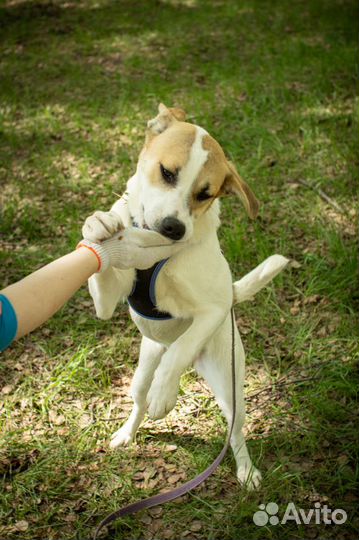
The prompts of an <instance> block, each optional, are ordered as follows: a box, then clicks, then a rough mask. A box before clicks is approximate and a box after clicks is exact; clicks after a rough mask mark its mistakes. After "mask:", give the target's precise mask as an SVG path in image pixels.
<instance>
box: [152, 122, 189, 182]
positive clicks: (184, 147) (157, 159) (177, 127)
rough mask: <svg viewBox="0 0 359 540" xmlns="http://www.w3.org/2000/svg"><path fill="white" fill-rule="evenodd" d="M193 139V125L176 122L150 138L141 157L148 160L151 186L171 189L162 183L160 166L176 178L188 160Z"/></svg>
mask: <svg viewBox="0 0 359 540" xmlns="http://www.w3.org/2000/svg"><path fill="white" fill-rule="evenodd" d="M195 137H196V127H195V126H194V125H192V124H187V123H186V122H180V121H176V122H175V123H173V124H172V125H171V126H170V127H169V128H167V129H166V130H165V131H163V132H162V133H161V134H159V135H157V136H155V137H153V138H151V140H150V141H149V142H148V144H147V145H146V147H145V149H144V151H143V156H144V157H146V156H148V157H149V158H150V162H149V167H150V169H151V170H148V179H149V181H150V183H151V184H154V185H157V186H159V187H163V188H167V189H170V188H171V186H170V185H169V184H166V183H165V182H164V181H163V177H162V174H161V169H160V164H161V165H162V166H163V167H164V168H165V169H166V170H167V171H170V172H171V173H173V175H174V176H176V175H177V174H178V172H179V171H180V170H181V169H182V168H183V167H184V166H185V165H186V163H187V162H188V160H189V156H190V152H191V148H192V145H193V143H194V140H195Z"/></svg>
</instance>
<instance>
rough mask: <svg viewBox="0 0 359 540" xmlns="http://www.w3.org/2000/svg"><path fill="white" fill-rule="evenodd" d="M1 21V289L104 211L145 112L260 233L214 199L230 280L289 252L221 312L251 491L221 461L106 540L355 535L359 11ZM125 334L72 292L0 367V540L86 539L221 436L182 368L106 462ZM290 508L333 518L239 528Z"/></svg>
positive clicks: (195, 8)
mask: <svg viewBox="0 0 359 540" xmlns="http://www.w3.org/2000/svg"><path fill="white" fill-rule="evenodd" d="M0 20H1V21H2V22H3V25H2V32H1V36H0V44H1V45H0V46H1V56H0V62H1V73H2V82H1V86H0V101H1V108H0V157H1V161H0V185H1V195H0V197H1V205H2V208H1V240H0V241H1V246H2V248H3V250H2V252H1V254H0V257H1V258H0V261H1V267H2V270H3V271H2V272H1V279H2V283H1V284H0V286H5V285H6V284H7V283H11V282H13V281H15V280H17V279H19V278H21V277H22V276H24V275H26V274H27V273H29V272H31V271H33V270H34V269H35V268H38V267H39V266H41V265H43V264H45V263H46V262H48V261H50V260H52V259H53V258H55V257H58V256H59V255H61V254H64V253H66V252H67V251H69V250H71V249H72V248H73V247H74V246H75V244H76V242H77V240H78V239H79V235H80V229H81V225H82V223H83V221H84V219H85V218H86V217H87V215H89V214H90V213H91V212H92V211H93V210H94V209H96V208H103V209H108V208H109V206H110V205H111V204H112V202H113V200H114V198H115V195H114V193H119V192H121V190H122V189H123V187H124V185H125V182H126V179H127V178H128V177H129V176H130V175H131V173H132V172H133V170H134V167H135V164H136V160H137V156H138V153H139V150H140V148H141V144H142V140H143V132H144V126H145V123H146V121H147V120H148V119H149V118H152V117H153V116H154V115H155V112H156V107H157V104H158V102H160V101H163V102H164V103H166V104H168V105H177V106H181V107H183V108H184V109H185V110H187V111H188V113H189V115H190V118H191V120H192V121H194V122H196V123H198V124H200V125H203V126H204V127H205V128H206V129H208V131H209V132H210V133H212V134H213V135H214V136H215V137H216V138H217V140H219V141H220V142H221V144H222V146H223V147H224V149H225V150H226V152H227V154H228V156H229V157H230V158H231V159H232V160H233V161H234V162H235V163H236V164H237V166H238V168H239V170H240V172H241V174H242V176H243V177H244V178H245V179H246V180H247V181H248V182H249V183H250V184H251V186H252V187H253V189H254V191H255V193H256V195H257V196H258V198H259V199H260V201H261V204H262V206H261V213H260V217H259V218H258V220H256V221H255V222H249V221H248V220H247V219H246V218H245V217H244V212H243V210H242V207H241V206H240V204H239V202H237V201H236V200H234V199H231V200H229V199H228V200H226V201H224V203H223V206H222V218H223V220H222V221H223V224H222V227H221V230H220V236H221V242H222V246H223V249H224V252H225V254H226V256H227V258H228V260H229V261H230V264H231V268H232V270H233V274H234V276H240V275H242V274H244V273H245V272H246V271H247V270H249V269H251V268H252V267H254V266H255V265H256V264H257V263H258V262H260V261H261V260H262V259H263V258H264V257H266V256H268V255H270V254H272V253H275V252H278V253H282V254H284V255H286V256H287V257H290V258H292V259H294V260H295V261H296V264H295V265H294V266H293V267H292V268H291V270H289V271H286V272H285V273H283V274H282V275H281V276H280V277H279V278H277V280H276V282H275V283H274V284H273V285H272V286H271V287H269V288H268V289H266V291H265V292H263V293H261V295H260V296H259V297H258V298H257V300H256V302H255V303H254V304H248V305H244V304H243V305H242V306H241V308H240V309H238V311H237V317H238V324H239V328H240V330H241V332H242V335H243V340H244V344H245V349H246V351H247V356H248V369H247V394H248V410H249V411H250V412H249V414H248V420H247V427H246V429H247V437H248V439H249V447H250V451H251V454H252V456H253V458H254V461H255V462H256V464H257V465H258V466H259V468H260V469H261V470H262V472H263V473H264V479H263V484H262V487H261V489H260V490H259V491H258V492H256V493H251V494H248V493H246V492H245V491H244V490H242V489H241V488H240V487H239V486H238V484H237V483H236V481H235V475H234V461H233V459H232V456H231V455H228V456H227V457H226V459H225V462H224V464H223V465H222V466H221V467H220V469H219V470H218V471H217V472H216V474H215V475H214V476H213V477H212V478H210V480H209V481H208V482H207V483H206V484H205V485H204V486H202V487H201V488H199V489H198V490H196V491H195V492H193V494H191V495H188V496H186V497H184V498H183V499H182V500H180V501H179V502H175V503H172V504H168V505H165V506H164V507H163V508H161V509H156V510H153V511H150V512H148V513H142V514H139V515H137V516H134V517H131V518H127V519H125V520H123V521H122V522H120V523H118V524H117V525H116V529H115V530H116V532H115V537H116V538H119V539H120V538H121V539H122V538H124V539H125V538H131V539H139V538H141V539H142V538H144V539H150V538H156V539H158V540H164V539H169V540H171V539H178V538H187V539H200V540H204V539H211V540H212V539H213V540H214V539H221V540H234V539H237V538H246V539H248V540H252V539H253V540H263V539H264V538H266V539H267V538H268V539H275V538H278V539H279V538H280V539H283V540H286V539H288V540H289V539H291V540H292V539H297V538H303V539H307V538H320V539H321V540H326V539H330V538H340V539H351V538H356V537H357V532H358V525H359V523H358V516H357V515H356V514H355V508H356V505H357V501H358V497H357V492H356V491H355V485H356V484H355V482H356V478H357V477H356V470H357V469H356V467H357V466H356V450H357V437H356V413H357V404H356V402H355V395H356V386H357V378H356V362H357V358H358V347H357V342H358V341H357V340H358V330H357V319H356V313H357V304H358V293H357V289H356V265H357V261H356V255H355V251H356V238H355V220H356V211H355V196H356V194H357V189H356V187H357V184H356V180H357V175H356V168H357V165H358V155H357V151H356V146H355V145H356V143H357V141H356V138H355V133H356V129H357V121H358V112H357V109H355V107H356V106H357V103H356V97H355V96H356V92H355V90H356V88H355V75H354V74H355V70H356V69H357V67H358V66H357V59H356V56H355V54H356V52H357V50H356V33H357V28H356V25H355V23H354V21H355V20H356V11H355V3H354V1H350V0H349V1H341V0H333V1H331V2H325V1H324V0H311V1H310V2H303V1H301V0H292V1H291V2H289V1H284V0H283V1H276V2H261V1H259V0H243V1H242V2H236V1H222V0H216V1H205V0H203V1H199V0H182V1H181V0H178V1H176V0H172V1H171V0H168V1H165V0H161V1H160V0H147V1H146V2H145V1H141V0H139V1H136V2H134V1H129V0H127V1H126V0H124V1H121V2H118V1H110V0H96V1H92V0H83V1H78V2H64V1H60V0H54V1H40V0H33V1H20V0H8V1H2V2H0ZM303 180H304V181H305V182H307V183H308V184H309V185H312V186H315V187H316V188H319V189H322V190H323V191H324V192H325V193H326V194H327V195H328V196H329V197H330V198H331V199H332V200H333V201H335V202H336V203H337V204H338V205H340V207H341V209H342V211H337V210H336V209H335V208H334V207H332V206H331V205H330V204H327V203H325V202H324V201H323V200H322V199H321V198H320V196H318V193H317V192H316V191H313V190H311V189H308V188H306V187H305V186H303V184H301V181H303ZM138 343H139V337H138V334H137V331H136V330H135V328H134V326H133V325H132V323H131V322H130V320H129V318H128V315H127V313H126V309H125V308H120V309H119V310H118V312H117V314H116V316H115V317H114V319H113V320H112V321H109V322H103V321H99V320H96V318H95V317H94V314H93V309H92V307H91V302H90V300H89V296H88V293H87V291H86V289H85V288H84V289H82V290H81V291H80V292H79V293H78V294H77V295H76V296H75V297H74V298H73V299H72V301H71V302H70V303H69V304H68V305H67V306H66V307H65V308H64V309H63V310H62V311H61V312H60V313H58V314H57V315H56V316H55V317H54V318H53V319H52V320H51V321H49V322H48V324H46V326H44V327H43V328H40V329H39V330H38V331H36V332H34V333H33V334H32V335H31V336H29V337H27V338H25V339H22V340H21V341H19V342H18V343H16V344H15V345H14V346H13V347H12V348H10V349H9V350H8V351H7V352H6V353H4V354H3V355H2V358H1V363H0V388H2V393H1V402H0V415H1V416H0V424H1V452H0V471H1V475H2V488H1V489H0V519H1V524H0V538H1V539H5V538H6V539H8V540H12V539H13V538H21V539H22V540H30V539H31V540H34V539H36V540H41V539H60V538H61V539H67V538H68V539H70V538H78V539H84V538H85V537H88V536H89V534H90V531H91V530H92V529H93V527H94V526H95V524H96V523H98V522H99V520H100V519H101V518H102V517H103V516H104V515H105V514H106V513H107V512H109V511H110V510H113V509H115V508H117V507H118V506H120V505H122V504H125V503H128V502H130V501H134V500H136V499H138V498H143V497H145V496H146V495H150V494H152V493H155V492H158V491H159V490H160V489H163V488H167V487H168V486H169V485H171V486H173V485H176V484H177V483H181V482H183V480H184V479H185V478H191V477H193V476H194V475H196V474H197V473H199V472H200V471H201V470H203V469H204V468H205V467H206V466H207V465H208V464H209V463H210V462H211V460H212V459H214V457H215V456H216V455H217V453H218V452H219V450H220V448H221V445H222V442H223V437H224V435H223V433H224V431H225V423H224V421H223V419H222V417H221V415H220V413H219V411H218V409H217V407H216V405H215V404H214V402H213V401H212V399H211V396H210V394H209V393H208V391H207V389H206V388H205V387H204V386H203V385H202V384H201V383H200V382H199V381H196V379H195V377H194V376H193V374H192V373H189V374H187V375H186V376H185V377H183V384H182V391H181V395H180V399H179V404H178V406H177V407H176V410H175V411H174V412H173V413H171V415H170V416H169V417H168V418H167V419H166V420H165V421H162V422H159V423H158V424H157V425H154V424H153V423H152V422H146V424H145V426H144V427H143V428H142V429H141V431H140V434H139V436H138V445H137V446H134V447H132V448H129V449H124V450H121V451H120V452H109V450H108V440H109V436H110V434H111V432H112V431H114V429H115V428H117V426H118V424H120V423H121V419H122V418H125V417H126V415H127V414H128V411H129V408H130V406H131V403H130V400H129V398H128V397H127V391H128V385H129V381H130V378H131V374H132V372H133V369H134V366H135V364H136V358H137V353H138ZM303 379H307V380H303ZM295 381H297V382H295ZM298 381H299V382H298ZM283 383H286V384H283ZM263 389H266V390H265V391H263V392H262V393H261V394H257V395H255V394H256V393H257V392H259V391H260V390H263ZM114 418H119V419H118V420H117V421H115V420H113V419H114ZM171 482H172V483H171ZM289 501H292V502H294V503H295V504H296V506H297V507H298V508H299V507H301V508H304V509H309V508H313V507H314V503H315V502H320V503H321V504H322V505H323V504H328V505H329V506H330V507H331V508H343V509H345V511H346V512H347V514H348V520H347V522H346V523H345V524H343V525H330V526H329V525H324V524H323V523H320V524H314V523H312V524H311V525H310V526H304V525H300V526H297V525H295V524H294V525H293V523H287V524H285V525H280V524H279V525H276V526H271V525H267V526H265V527H257V526H256V525H255V524H254V523H253V520H252V516H253V514H254V512H255V511H257V510H258V506H259V505H260V504H262V503H268V502H276V503H277V504H278V505H279V507H280V514H283V513H284V510H285V507H286V504H287V503H288V502H289Z"/></svg>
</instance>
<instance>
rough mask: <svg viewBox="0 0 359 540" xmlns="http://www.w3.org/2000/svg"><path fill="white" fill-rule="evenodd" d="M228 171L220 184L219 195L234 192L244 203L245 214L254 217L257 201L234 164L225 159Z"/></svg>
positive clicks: (257, 207)
mask: <svg viewBox="0 0 359 540" xmlns="http://www.w3.org/2000/svg"><path fill="white" fill-rule="evenodd" d="M227 166H228V173H227V175H226V177H225V180H224V182H223V184H222V188H221V193H220V194H221V195H225V194H228V193H234V194H235V195H238V197H239V198H240V199H241V201H242V202H243V204H244V207H245V209H246V211H247V214H248V215H249V217H250V218H252V219H254V218H256V217H257V215H258V210H259V202H258V199H257V198H256V196H255V195H254V193H253V191H252V190H251V188H250V187H249V185H248V184H247V183H246V182H245V181H244V180H243V179H242V178H241V177H240V176H239V174H238V172H237V170H236V168H235V166H234V165H233V163H231V162H230V161H227Z"/></svg>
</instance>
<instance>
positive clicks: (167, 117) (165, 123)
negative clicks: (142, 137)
mask: <svg viewBox="0 0 359 540" xmlns="http://www.w3.org/2000/svg"><path fill="white" fill-rule="evenodd" d="M185 118H186V113H185V112H184V111H183V110H182V109H177V108H167V107H166V105H163V103H160V104H159V106H158V115H157V116H156V117H155V118H153V119H152V120H149V121H148V122H147V128H148V130H149V132H150V134H151V135H159V134H160V133H162V132H163V131H165V130H166V129H167V128H168V127H169V126H171V125H172V124H173V123H174V122H183V121H184V119H185Z"/></svg>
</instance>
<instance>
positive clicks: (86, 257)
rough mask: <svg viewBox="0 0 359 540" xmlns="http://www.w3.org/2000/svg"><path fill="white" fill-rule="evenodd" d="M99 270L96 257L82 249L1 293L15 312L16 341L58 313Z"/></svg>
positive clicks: (87, 250)
mask: <svg viewBox="0 0 359 540" xmlns="http://www.w3.org/2000/svg"><path fill="white" fill-rule="evenodd" d="M97 268H98V260H97V258H96V256H95V255H94V254H93V253H92V252H91V251H90V250H89V249H86V248H80V249H78V250H76V251H73V252H71V253H69V254H67V255H65V256H64V257H61V258H60V259H56V260H55V261H53V262H51V263H50V264H48V265H47V266H44V267H43V268H41V269H40V270H37V271H36V272H34V273H33V274H31V275H29V276H27V277H25V278H24V279H22V280H21V281H19V282H17V283H14V284H13V285H10V286H9V287H6V289H4V290H2V291H0V292H1V294H4V295H5V296H6V297H7V298H8V299H9V300H10V302H11V304H12V305H13V307H14V309H15V312H16V316H17V321H18V328H17V333H16V339H17V338H20V337H21V336H23V335H25V334H27V333H28V332H31V331H32V330H34V329H35V328H37V327H38V326H40V325H41V324H42V323H43V322H45V321H46V320H47V319H49V318H50V317H51V316H52V315H53V314H54V313H56V311H58V310H59V309H60V308H61V307H62V306H63V305H64V304H65V303H66V302H67V300H68V299H69V298H71V296H72V295H73V294H74V293H75V292H76V291H77V290H78V289H79V288H80V287H81V285H83V284H84V283H85V282H86V280H87V279H88V278H89V277H90V276H91V275H92V274H93V273H94V272H96V271H97Z"/></svg>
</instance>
